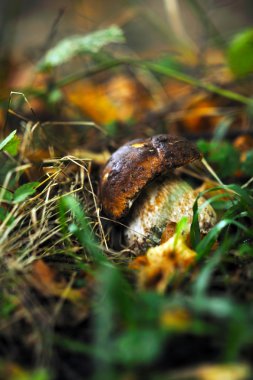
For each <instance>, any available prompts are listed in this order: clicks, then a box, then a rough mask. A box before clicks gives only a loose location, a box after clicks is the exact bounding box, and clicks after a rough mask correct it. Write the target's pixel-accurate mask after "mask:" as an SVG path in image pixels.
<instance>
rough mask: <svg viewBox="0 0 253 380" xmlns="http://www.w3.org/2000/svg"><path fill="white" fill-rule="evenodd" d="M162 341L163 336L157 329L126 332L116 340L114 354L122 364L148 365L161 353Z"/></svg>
mask: <svg viewBox="0 0 253 380" xmlns="http://www.w3.org/2000/svg"><path fill="white" fill-rule="evenodd" d="M163 340H164V339H163V334H162V333H161V331H160V330H158V329H132V330H128V331H126V332H125V333H123V334H122V335H121V336H120V337H119V338H118V339H117V340H116V342H115V343H116V347H115V350H114V354H115V356H116V359H117V360H118V361H119V363H122V364H126V365H136V364H144V363H150V362H152V361H153V360H155V358H157V356H158V355H159V353H160V352H161V350H162V347H163Z"/></svg>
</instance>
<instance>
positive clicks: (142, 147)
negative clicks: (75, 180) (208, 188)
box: [100, 135, 201, 219]
mask: <svg viewBox="0 0 253 380" xmlns="http://www.w3.org/2000/svg"><path fill="white" fill-rule="evenodd" d="M199 159H201V154H200V153H199V151H198V150H197V148H196V146H195V145H194V144H193V143H191V142H190V141H187V140H186V139H184V138H182V137H177V136H170V135H157V136H153V137H150V138H147V139H137V140H133V141H130V142H128V143H127V144H125V145H123V146H122V147H120V148H119V149H118V150H116V152H114V153H113V155H112V156H111V158H110V159H109V161H108V162H107V164H106V165H105V167H104V169H103V171H102V174H101V179H100V198H101V202H102V206H103V212H104V213H105V214H106V215H107V216H108V217H110V218H112V219H120V218H123V217H124V216H126V215H127V213H128V211H129V209H130V207H131V206H132V204H133V202H134V201H135V199H136V198H137V197H138V195H139V194H140V192H141V190H142V189H143V188H144V187H145V186H146V185H147V184H148V183H149V182H150V181H152V180H153V179H154V178H155V177H157V176H159V175H164V174H166V173H169V171H170V170H172V169H174V168H177V167H180V166H183V165H186V164H188V163H190V162H192V161H195V160H199Z"/></svg>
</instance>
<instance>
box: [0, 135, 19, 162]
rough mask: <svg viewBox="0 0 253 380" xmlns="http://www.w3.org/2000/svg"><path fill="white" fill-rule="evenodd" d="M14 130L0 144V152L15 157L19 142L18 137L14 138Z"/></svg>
mask: <svg viewBox="0 0 253 380" xmlns="http://www.w3.org/2000/svg"><path fill="white" fill-rule="evenodd" d="M16 132H17V131H16V130H15V131H12V132H11V133H10V134H9V135H8V136H7V137H6V138H5V139H4V140H3V141H2V142H1V143H0V151H1V150H2V151H5V152H8V153H9V154H11V155H12V156H15V155H16V154H17V153H18V147H19V144H20V140H19V138H18V136H16Z"/></svg>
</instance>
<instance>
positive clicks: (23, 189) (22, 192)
mask: <svg viewBox="0 0 253 380" xmlns="http://www.w3.org/2000/svg"><path fill="white" fill-rule="evenodd" d="M38 185H39V182H29V183H25V184H24V185H22V186H20V187H19V188H18V189H17V190H16V191H15V192H14V197H13V202H14V203H20V202H23V201H24V200H26V199H27V198H28V197H29V196H30V195H32V194H34V193H35V191H36V187H37V186H38Z"/></svg>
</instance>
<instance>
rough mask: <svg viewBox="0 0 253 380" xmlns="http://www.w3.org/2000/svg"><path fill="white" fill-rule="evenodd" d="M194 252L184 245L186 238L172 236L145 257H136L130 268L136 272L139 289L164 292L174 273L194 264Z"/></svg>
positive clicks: (150, 250)
mask: <svg viewBox="0 0 253 380" xmlns="http://www.w3.org/2000/svg"><path fill="white" fill-rule="evenodd" d="M195 258H196V252H195V251H193V250H192V249H190V248H189V247H188V246H187V245H186V236H183V235H182V236H178V235H177V234H174V235H173V236H172V237H171V238H170V239H169V240H167V241H166V242H165V243H163V244H160V245H158V246H156V247H152V248H149V249H148V251H147V253H146V255H144V256H140V257H137V259H135V260H134V261H133V263H131V265H130V268H132V269H136V270H137V271H138V274H137V278H138V284H139V286H140V288H151V289H155V290H157V291H158V292H161V293H162V292H164V291H165V289H166V287H167V285H168V282H169V280H170V279H171V277H172V276H173V275H174V274H175V273H183V272H185V271H186V269H187V268H189V266H190V265H191V264H193V263H194V261H195Z"/></svg>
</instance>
